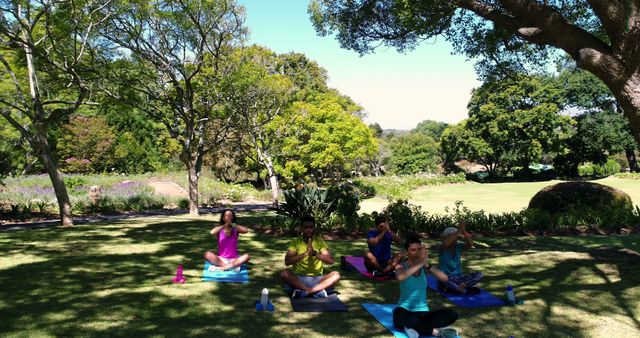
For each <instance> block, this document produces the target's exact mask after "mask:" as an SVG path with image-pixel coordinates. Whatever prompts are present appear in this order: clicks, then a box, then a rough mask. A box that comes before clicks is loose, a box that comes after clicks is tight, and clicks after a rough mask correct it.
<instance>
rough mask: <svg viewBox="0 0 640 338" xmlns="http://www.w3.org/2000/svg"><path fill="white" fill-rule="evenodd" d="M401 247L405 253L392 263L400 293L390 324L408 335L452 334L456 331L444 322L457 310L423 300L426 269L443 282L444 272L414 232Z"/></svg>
mask: <svg viewBox="0 0 640 338" xmlns="http://www.w3.org/2000/svg"><path fill="white" fill-rule="evenodd" d="M404 248H405V250H406V252H407V256H406V258H405V259H403V260H402V261H401V262H400V263H399V264H398V265H396V278H397V279H398V281H399V282H400V283H399V284H400V297H399V299H398V306H397V307H396V308H395V309H394V310H393V325H394V326H395V327H396V328H398V329H400V330H404V332H405V333H406V334H407V336H409V338H418V337H419V336H420V335H425V336H438V337H447V338H452V337H456V336H457V335H458V332H457V331H456V330H455V329H453V328H450V327H448V325H451V324H452V323H453V322H455V321H456V320H457V319H458V313H457V312H456V311H455V310H454V309H438V310H431V309H430V308H429V305H428V304H427V273H430V274H433V275H434V276H435V277H436V279H437V280H438V281H440V282H445V283H446V282H447V281H448V277H447V275H445V274H444V273H442V272H441V271H440V270H438V268H437V267H436V266H434V265H431V263H429V250H428V248H427V247H426V246H423V245H422V243H421V241H420V239H419V238H418V237H417V236H408V237H407V240H406V242H405V245H404Z"/></svg>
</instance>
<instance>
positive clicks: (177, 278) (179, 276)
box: [171, 264, 187, 284]
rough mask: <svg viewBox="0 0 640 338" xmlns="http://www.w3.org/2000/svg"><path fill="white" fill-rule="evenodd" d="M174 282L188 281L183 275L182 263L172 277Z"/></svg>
mask: <svg viewBox="0 0 640 338" xmlns="http://www.w3.org/2000/svg"><path fill="white" fill-rule="evenodd" d="M171 281H172V282H173V283H180V284H183V283H184V282H186V281H187V279H186V278H184V276H183V275H182V264H180V265H178V269H177V270H176V276H175V277H173V278H172V279H171Z"/></svg>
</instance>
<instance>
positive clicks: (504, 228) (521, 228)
mask: <svg viewBox="0 0 640 338" xmlns="http://www.w3.org/2000/svg"><path fill="white" fill-rule="evenodd" d="M384 212H385V213H386V214H388V215H389V218H390V220H391V222H392V224H393V228H394V229H397V230H399V231H400V232H402V233H407V232H413V233H420V232H424V233H427V234H429V235H430V236H432V237H436V238H439V237H440V234H441V233H442V230H444V228H446V227H449V226H457V225H458V222H459V221H460V220H465V222H466V224H467V229H468V231H471V232H475V233H481V234H484V235H491V236H495V235H522V234H531V233H535V234H565V233H584V232H601V231H605V232H620V231H622V230H623V229H630V228H633V229H640V209H638V208H635V209H624V208H617V207H612V206H604V207H602V208H592V207H590V206H587V205H585V204H575V205H573V206H571V207H570V208H568V209H566V210H564V211H563V212H559V213H558V212H549V211H546V210H542V209H537V208H533V209H524V210H522V211H519V212H504V213H500V214H491V213H485V212H484V211H472V210H469V209H468V208H467V207H465V206H464V205H463V204H462V202H460V201H458V202H456V205H455V208H453V209H449V208H447V209H446V214H429V213H426V212H423V211H422V210H421V209H420V207H419V206H415V205H412V204H410V203H408V202H407V201H403V200H398V201H393V202H390V203H389V205H388V206H387V207H386V208H385V211H384Z"/></svg>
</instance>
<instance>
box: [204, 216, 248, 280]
mask: <svg viewBox="0 0 640 338" xmlns="http://www.w3.org/2000/svg"><path fill="white" fill-rule="evenodd" d="M247 232H249V230H248V229H247V228H246V227H243V226H242V225H239V224H236V213H235V212H234V211H233V210H231V209H225V210H223V211H222V213H221V214H220V225H218V226H216V227H214V228H213V229H211V234H212V235H213V236H217V237H218V254H217V255H216V254H215V253H213V251H207V252H205V254H204V259H206V260H207V261H208V262H209V263H211V264H212V265H211V266H210V267H209V271H225V270H231V269H233V270H235V271H236V272H238V271H240V267H241V265H242V264H244V263H246V262H248V261H249V254H243V255H240V256H238V236H239V235H240V234H246V233H247Z"/></svg>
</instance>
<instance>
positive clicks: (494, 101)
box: [443, 76, 571, 175]
mask: <svg viewBox="0 0 640 338" xmlns="http://www.w3.org/2000/svg"><path fill="white" fill-rule="evenodd" d="M562 93H563V92H562V90H561V88H559V87H558V86H557V85H556V83H555V82H553V81H551V80H550V79H548V78H539V77H528V76H521V77H519V78H517V79H514V80H503V81H499V82H488V83H485V84H483V85H482V86H481V87H479V88H477V89H474V91H473V93H472V96H471V100H470V101H469V104H468V106H467V107H468V108H469V118H468V119H467V120H466V121H465V122H464V127H463V128H464V129H465V130H466V131H464V130H460V128H456V129H452V131H451V132H449V133H446V132H445V134H446V135H445V134H443V144H444V146H443V149H446V152H448V153H449V154H450V155H449V156H448V157H450V156H451V154H453V153H454V152H456V151H457V152H459V153H462V154H464V156H465V157H466V158H467V159H469V160H474V161H478V162H480V163H482V164H483V165H484V166H485V167H486V168H487V171H488V172H489V173H490V174H492V175H495V174H496V170H498V169H502V170H504V171H510V169H511V168H512V167H514V166H519V167H521V168H522V170H523V171H524V172H525V174H526V173H527V172H528V169H529V164H530V163H531V162H533V161H537V160H539V159H540V157H541V156H542V154H543V153H545V152H550V151H554V150H558V149H560V147H561V146H562V140H563V138H564V137H568V135H567V133H568V128H569V126H570V123H571V119H570V118H569V117H568V116H564V115H561V114H559V112H560V107H562V106H563V105H564V100H563V97H562ZM455 145H458V147H459V148H458V149H455Z"/></svg>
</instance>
